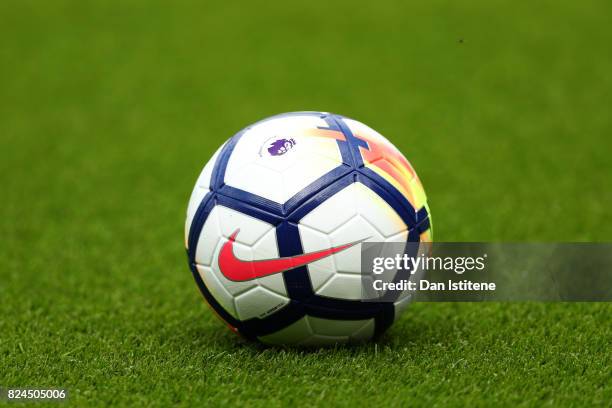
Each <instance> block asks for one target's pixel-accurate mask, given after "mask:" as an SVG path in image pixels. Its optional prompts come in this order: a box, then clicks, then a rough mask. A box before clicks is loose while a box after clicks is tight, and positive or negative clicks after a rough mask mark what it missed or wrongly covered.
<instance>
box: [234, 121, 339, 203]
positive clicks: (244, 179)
mask: <svg viewBox="0 0 612 408" xmlns="http://www.w3.org/2000/svg"><path fill="white" fill-rule="evenodd" d="M326 126H327V124H326V123H325V121H324V120H322V119H321V118H320V117H319V116H318V114H312V115H299V116H284V117H283V116H281V117H276V118H271V119H269V120H265V121H263V122H260V123H258V124H255V125H253V126H252V127H251V128H249V129H247V130H246V131H245V132H244V133H243V135H242V137H241V138H240V140H239V141H238V143H237V144H236V146H235V148H234V150H233V152H232V156H231V158H230V160H229V162H228V165H227V170H226V173H225V182H226V184H227V185H229V186H232V187H235V188H239V189H241V190H244V191H248V192H250V193H253V194H257V195H260V196H262V197H265V198H267V199H270V200H273V201H275V202H278V203H284V202H286V201H287V200H288V199H289V198H291V197H292V196H294V195H295V194H297V193H298V192H300V191H301V190H302V189H304V188H305V187H306V186H308V185H309V184H311V183H312V182H314V181H315V180H317V179H318V178H319V177H321V176H323V175H325V174H326V173H327V172H329V171H331V170H333V169H334V168H336V167H337V166H339V165H340V164H341V163H342V156H341V155H340V150H339V149H338V144H337V142H336V139H334V138H331V137H317V136H313V135H311V134H309V132H310V131H312V130H316V129H317V128H318V127H326ZM275 138H288V139H289V138H291V139H294V140H295V142H296V143H295V145H294V146H293V148H291V150H289V151H288V152H287V153H285V154H283V155H280V156H271V155H269V154H265V152H266V146H267V144H268V143H269V142H270V140H274V139H275ZM262 152H263V153H262Z"/></svg>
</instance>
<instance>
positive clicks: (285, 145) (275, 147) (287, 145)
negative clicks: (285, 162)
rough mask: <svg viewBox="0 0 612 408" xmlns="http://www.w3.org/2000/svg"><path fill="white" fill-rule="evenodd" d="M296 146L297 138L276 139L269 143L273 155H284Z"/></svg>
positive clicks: (269, 149)
mask: <svg viewBox="0 0 612 408" xmlns="http://www.w3.org/2000/svg"><path fill="white" fill-rule="evenodd" d="M294 146H295V139H284V138H280V139H275V140H274V141H273V142H272V143H270V144H269V145H268V153H270V155H271V156H282V155H283V154H285V153H287V152H288V151H289V150H291V149H293V147H294Z"/></svg>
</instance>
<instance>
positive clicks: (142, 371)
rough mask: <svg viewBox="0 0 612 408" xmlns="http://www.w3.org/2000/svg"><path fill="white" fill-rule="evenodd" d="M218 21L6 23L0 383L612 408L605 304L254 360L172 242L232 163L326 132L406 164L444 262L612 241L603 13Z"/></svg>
mask: <svg viewBox="0 0 612 408" xmlns="http://www.w3.org/2000/svg"><path fill="white" fill-rule="evenodd" d="M209 3H211V4H204V2H201V3H196V2H193V3H192V2H172V3H171V2H157V1H147V2H145V1H121V2H119V1H115V2H103V1H95V2H87V3H86V2H78V1H73V2H68V1H59V0H58V1H53V2H51V1H42V0H40V1H13V0H10V1H3V2H1V3H0V186H1V190H0V191H1V192H2V193H1V196H0V197H1V198H2V200H1V204H0V234H1V236H2V240H0V386H4V387H27V386H30V387H50V386H56V387H64V388H67V389H68V390H69V392H70V393H71V396H70V401H71V402H72V404H73V405H76V406H84V405H111V404H112V405H127V404H131V405H136V404H137V405H167V404H170V403H183V404H186V405H187V404H189V405H196V404H198V405H202V404H203V403H209V404H211V405H221V404H223V403H237V402H243V403H244V402H248V403H250V404H252V405H260V406H275V405H286V404H289V403H292V404H297V405H303V406H308V405H311V404H314V403H320V404H323V403H324V402H325V403H333V404H334V405H344V406H356V405H359V404H362V405H365V404H368V405H370V404H373V405H374V406H381V405H385V404H393V405H397V406H400V405H401V406H410V405H425V406H443V405H456V406H472V405H475V406H492V405H503V406H515V405H527V406H541V405H550V406H561V405H574V406H579V405H584V406H592V405H606V404H609V401H610V400H612V387H611V386H610V384H611V383H612V377H611V371H610V364H611V361H610V360H611V358H610V357H611V353H610V351H609V349H610V344H611V342H612V332H611V319H610V316H611V312H612V308H611V307H610V305H609V304H552V303H551V304H520V303H517V304H493V303H489V304H415V305H414V306H413V307H411V308H410V309H409V310H408V311H407V312H406V313H405V314H404V315H403V316H402V318H401V319H400V321H399V322H398V323H397V324H396V325H395V326H394V327H393V328H392V329H391V330H390V332H389V333H388V334H387V335H386V336H385V337H384V338H383V339H381V340H380V341H379V342H378V343H376V344H369V345H364V346H361V347H357V348H340V349H337V350H333V349H332V350H329V349H325V350H319V351H299V350H297V351H296V350H285V351H283V350H276V349H263V348H260V347H258V346H254V345H251V344H246V343H244V342H242V341H240V340H239V339H237V338H235V337H234V336H233V335H232V334H231V333H230V332H229V331H227V330H226V329H224V327H223V326H222V324H220V323H219V322H218V321H217V320H216V319H215V317H214V316H213V315H212V313H211V312H210V311H209V310H208V309H207V308H206V307H205V306H204V305H203V303H202V301H201V299H200V296H199V294H198V292H197V289H196V286H195V284H194V282H193V279H192V277H191V275H190V272H189V270H188V268H187V265H186V263H187V262H186V259H185V254H184V249H183V238H182V228H183V220H184V212H185V206H186V203H187V200H188V197H189V194H190V191H191V188H192V186H193V183H194V181H195V178H196V176H197V174H198V172H199V170H200V169H201V167H202V166H203V164H204V163H205V162H206V161H207V160H208V158H209V157H210V155H211V154H212V152H213V151H214V149H216V147H217V146H218V145H219V144H220V143H221V142H222V141H224V140H225V139H226V138H228V137H229V136H231V135H232V134H233V133H234V132H235V131H237V130H238V129H240V128H241V127H243V126H245V125H247V124H249V123H251V122H254V121H256V120H258V119H260V118H262V117H266V116H269V115H271V114H274V113H278V112H284V111H294V110H326V111H331V112H337V113H341V114H345V115H347V116H351V117H355V118H357V119H360V120H362V121H364V122H365V123H368V124H370V125H371V126H373V127H374V128H376V129H378V130H379V131H381V133H383V134H385V135H387V136H388V137H389V138H390V139H391V140H392V141H393V142H394V143H395V144H397V145H398V147H400V149H401V150H402V151H404V152H405V154H406V155H407V156H408V158H409V159H410V160H411V162H412V163H413V165H414V166H415V168H416V169H417V171H418V172H419V175H420V176H421V179H422V180H423V183H424V185H425V188H426V190H427V193H428V196H429V201H430V204H431V210H432V213H433V216H434V220H435V227H436V240H438V241H461V240H467V241H487V240H488V241H610V240H611V239H612V217H611V215H610V214H611V212H610V204H611V203H612V189H611V188H610V179H611V176H612V161H611V160H610V152H611V151H612V142H611V141H610V140H611V139H610V135H611V134H612V125H611V121H610V105H611V102H612V100H611V99H612V98H611V96H610V95H612V74H611V73H612V53H611V52H610V43H611V42H612V29H611V28H610V25H609V22H608V16H609V14H610V12H611V11H612V7H611V6H610V4H609V2H603V1H601V2H597V1H586V2H577V1H575V2H571V1H563V2H553V1H545V2H537V3H530V2H525V3H524V4H520V3H519V4H517V3H516V2H510V1H507V2H497V1H496V2H488V1H475V2H468V3H469V4H464V3H465V2H463V3H458V2H455V3H450V2H442V1H434V2H420V3H419V4H408V2H400V1H396V2H393V1H383V2H380V1H378V2H370V3H367V4H363V5H356V4H355V2H349V1H333V2H319V3H317V2H308V3H307V4H289V3H286V2H272V1H265V2H263V1H261V2H259V1H253V2H248V3H244V4H238V3H228V4H225V3H227V2H209ZM213 3H214V4H213ZM606 401H607V402H606Z"/></svg>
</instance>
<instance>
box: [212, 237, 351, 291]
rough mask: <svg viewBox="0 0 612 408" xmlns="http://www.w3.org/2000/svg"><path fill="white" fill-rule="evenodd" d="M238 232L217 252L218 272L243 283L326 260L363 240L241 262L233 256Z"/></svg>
mask: <svg viewBox="0 0 612 408" xmlns="http://www.w3.org/2000/svg"><path fill="white" fill-rule="evenodd" d="M239 231H240V230H239V229H237V230H236V231H235V232H234V233H233V234H232V235H231V236H230V237H229V240H228V241H227V242H225V243H224V244H223V246H222V247H221V251H220V252H219V270H220V271H221V273H222V274H223V276H225V277H226V278H227V279H229V280H232V281H236V282H244V281H248V280H252V279H257V278H262V277H264V276H268V275H274V274H276V273H281V272H285V271H288V270H290V269H294V268H297V267H300V266H304V265H307V264H309V263H312V262H315V261H318V260H320V259H323V258H326V257H328V256H330V255H333V254H336V253H338V252H340V251H344V250H345V249H348V248H350V247H352V246H353V245H356V244H359V243H360V242H362V241H363V240H359V241H356V242H351V243H349V244H344V245H340V246H337V247H333V248H329V249H323V250H321V251H315V252H310V253H308V254H303V255H296V256H288V257H286V258H277V259H262V260H257V261H243V260H241V259H238V258H237V257H236V255H235V254H234V242H235V241H236V235H238V232H239Z"/></svg>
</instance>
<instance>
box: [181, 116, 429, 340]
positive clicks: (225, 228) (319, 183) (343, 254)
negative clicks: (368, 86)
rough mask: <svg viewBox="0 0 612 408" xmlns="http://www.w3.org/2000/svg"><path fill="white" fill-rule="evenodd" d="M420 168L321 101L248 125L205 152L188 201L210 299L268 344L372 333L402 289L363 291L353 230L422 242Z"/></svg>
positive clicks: (424, 214) (190, 241) (196, 258)
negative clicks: (386, 297)
mask: <svg viewBox="0 0 612 408" xmlns="http://www.w3.org/2000/svg"><path fill="white" fill-rule="evenodd" d="M431 238H432V237H431V215H430V213H429V209H428V207H427V203H426V198H425V193H424V191H423V187H422V186H421V183H420V181H419V178H418V177H417V175H416V173H415V172H414V170H413V169H412V167H411V166H410V164H409V163H408V161H407V160H406V159H405V158H404V156H403V155H402V154H401V153H400V152H399V151H398V150H397V149H396V148H395V147H394V146H393V144H391V143H390V142H389V141H388V140H387V139H385V138H384V137H383V136H381V135H380V134H379V133H377V132H376V131H374V130H373V129H371V128H369V127H368V126H366V125H364V124H362V123H360V122H357V121H355V120H352V119H349V118H346V117H343V116H339V115H334V114H330V113H324V112H295V113H285V114H281V115H277V116H273V117H270V118H268V119H264V120H262V121H260V122H257V123H255V124H253V125H251V126H248V127H246V128H245V129H243V130H242V131H240V132H238V133H237V134H236V135H234V136H233V137H232V138H230V139H229V140H228V141H227V142H225V144H223V145H222V146H221V147H220V148H219V149H218V150H217V152H216V153H215V154H214V155H213V157H212V158H211V159H210V161H209V162H208V163H207V164H206V166H204V169H203V170H202V173H201V174H200V176H199V178H198V180H197V182H196V185H195V188H194V190H193V193H192V195H191V199H190V200H189V206H188V209H187V221H186V224H185V245H186V248H187V253H188V257H189V263H190V266H191V270H192V272H193V276H194V278H195V280H196V282H197V284H198V286H199V288H200V290H201V292H202V294H203V296H204V298H205V299H206V301H207V302H208V304H209V305H210V306H211V307H212V309H213V310H214V311H215V312H216V314H217V315H218V316H219V317H220V318H221V319H222V320H223V321H225V322H226V323H227V325H228V326H229V327H230V328H231V329H232V330H234V331H235V332H237V333H239V334H241V335H242V336H244V337H246V338H249V339H254V340H255V339H256V340H259V341H262V342H264V343H268V344H295V345H321V344H336V343H345V342H358V341H364V340H368V339H370V338H372V337H374V336H376V335H379V334H380V333H382V332H383V331H385V330H386V329H387V328H388V327H389V326H390V325H391V324H392V323H393V321H394V319H395V318H396V317H397V316H398V315H399V313H400V312H401V311H402V310H403V309H404V308H405V306H406V305H407V304H408V302H409V301H410V295H409V294H408V293H405V294H402V295H400V296H398V297H397V298H396V299H394V301H392V302H372V301H364V299H362V296H363V295H362V292H363V291H362V286H361V285H362V282H361V264H360V248H359V247H360V245H359V243H361V242H364V241H365V242H368V241H372V242H429V241H431Z"/></svg>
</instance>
